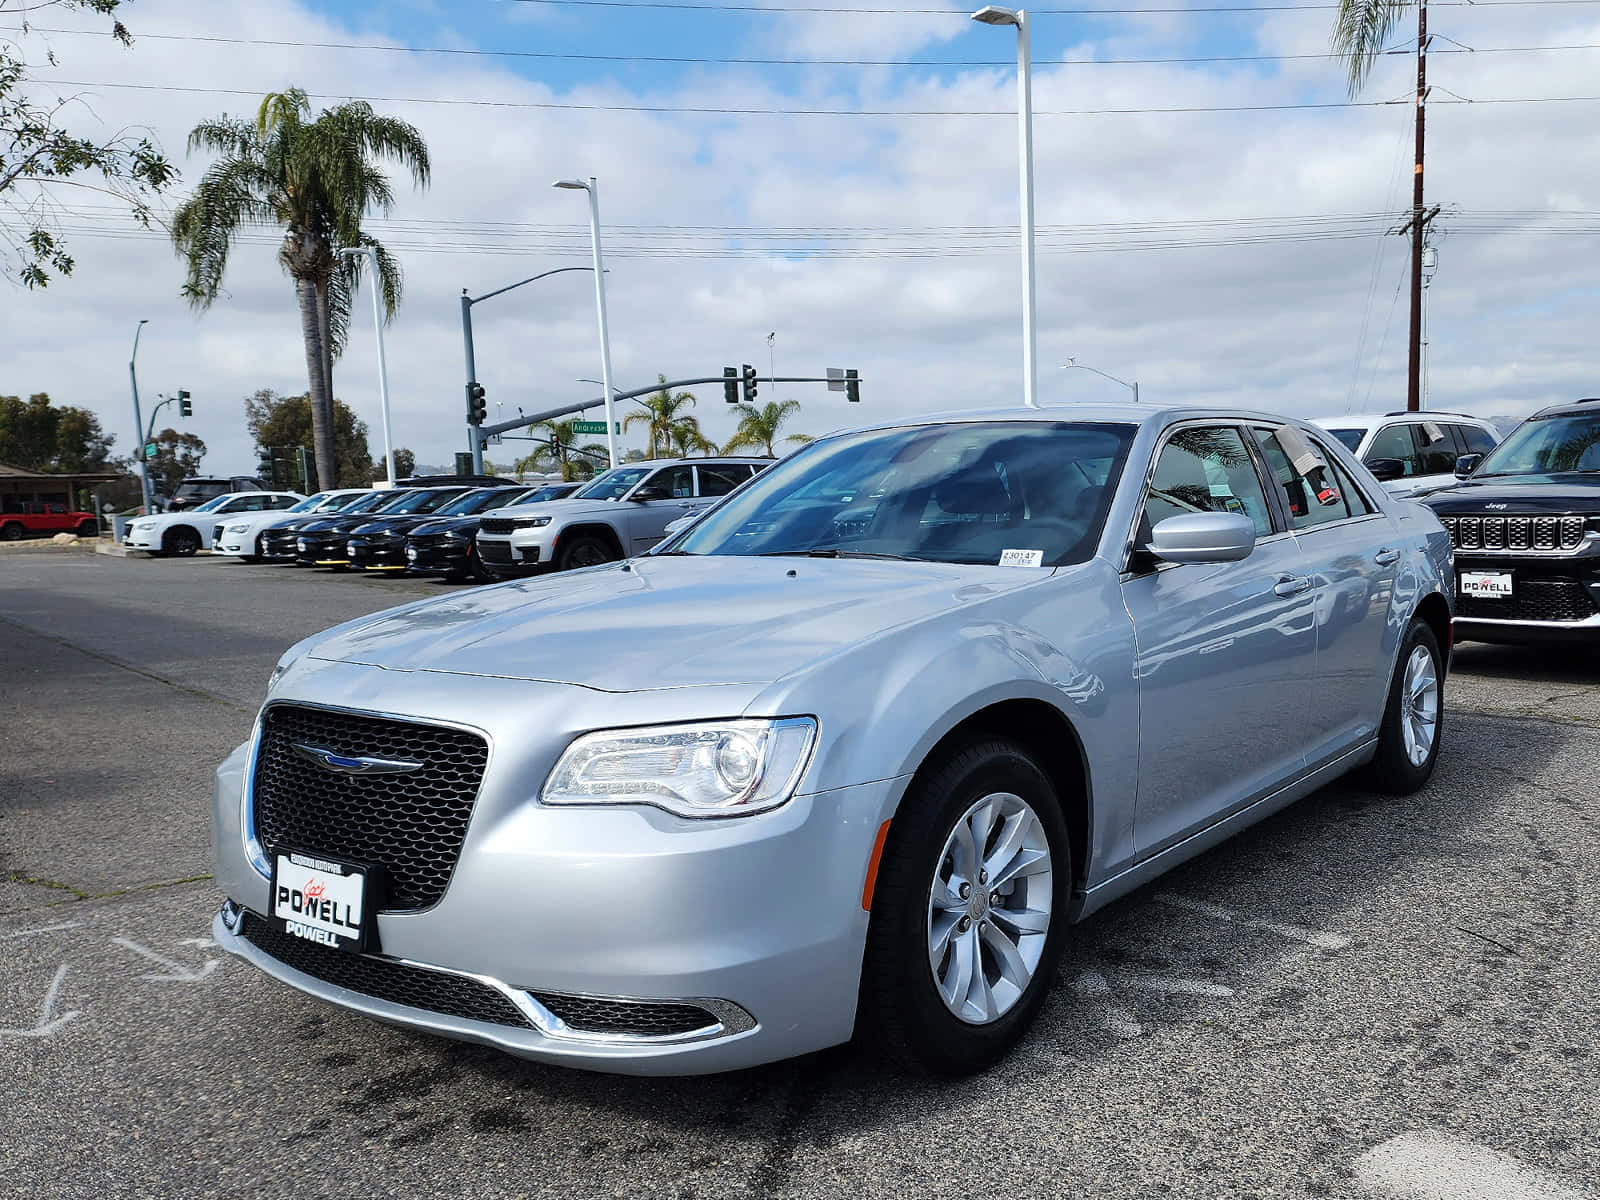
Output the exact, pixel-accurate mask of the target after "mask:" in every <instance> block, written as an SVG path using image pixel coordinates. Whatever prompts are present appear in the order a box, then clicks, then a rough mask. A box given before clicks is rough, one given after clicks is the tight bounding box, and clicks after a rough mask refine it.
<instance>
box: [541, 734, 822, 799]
mask: <svg viewBox="0 0 1600 1200" xmlns="http://www.w3.org/2000/svg"><path fill="white" fill-rule="evenodd" d="M816 736H817V723H816V721H815V720H814V719H813V718H811V717H786V718H783V719H780V720H734V721H706V722H697V723H695V724H692V725H654V726H649V727H645V728H641V729H607V730H601V731H598V732H596V733H586V734H584V735H583V736H582V737H580V738H578V739H577V740H576V741H575V742H573V743H572V745H570V746H568V747H567V751H566V753H565V754H563V755H562V756H561V760H560V761H559V762H558V763H556V768H555V770H554V771H552V772H550V778H549V779H547V780H546V781H545V785H544V791H543V792H542V793H541V794H540V797H539V799H540V800H541V801H542V802H543V803H545V804H650V805H654V806H655V807H657V808H663V809H666V810H667V811H668V812H670V813H676V814H677V815H678V816H680V817H739V816H745V815H747V814H749V813H757V812H765V811H767V810H768V809H772V808H777V807H778V806H779V805H780V804H783V803H784V802H785V801H786V800H788V799H789V797H790V795H791V794H792V793H793V792H794V789H795V787H796V786H797V785H798V784H799V782H800V774H801V772H802V771H804V770H805V766H806V762H807V760H808V759H809V758H810V757H811V748H812V745H813V744H814V743H815V741H816Z"/></svg>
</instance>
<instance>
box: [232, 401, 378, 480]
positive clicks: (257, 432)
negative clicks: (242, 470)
mask: <svg viewBox="0 0 1600 1200" xmlns="http://www.w3.org/2000/svg"><path fill="white" fill-rule="evenodd" d="M244 419H245V427H246V428H247V429H249V430H250V436H251V437H253V438H254V439H255V442H256V447H257V449H260V450H266V449H267V448H269V447H272V446H277V447H279V448H281V449H287V450H288V451H289V453H291V454H292V453H293V452H294V447H296V446H309V445H310V444H311V437H312V415H311V399H310V397H308V396H303V395H302V396H280V395H278V393H277V392H275V391H273V390H272V389H271V388H262V389H261V390H260V391H258V392H256V393H254V394H253V395H250V396H246V397H245V400H244ZM333 430H334V435H335V445H336V446H337V447H338V451H337V453H336V455H335V457H334V462H335V467H336V470H335V473H334V475H333V478H332V480H331V481H328V482H323V481H324V480H327V478H328V477H327V476H325V475H323V474H321V468H318V475H317V478H316V480H307V481H306V490H307V491H308V492H309V491H311V490H314V487H315V486H317V485H318V484H320V486H322V487H329V488H333V487H366V486H367V485H368V484H370V483H371V482H372V480H373V478H374V476H373V471H372V452H371V450H369V449H368V447H367V423H366V422H365V421H363V420H362V419H361V418H360V417H358V416H356V414H355V413H354V412H353V411H351V409H350V406H349V405H347V404H346V403H345V402H344V401H343V400H335V401H334V402H333ZM397 465H398V464H397Z"/></svg>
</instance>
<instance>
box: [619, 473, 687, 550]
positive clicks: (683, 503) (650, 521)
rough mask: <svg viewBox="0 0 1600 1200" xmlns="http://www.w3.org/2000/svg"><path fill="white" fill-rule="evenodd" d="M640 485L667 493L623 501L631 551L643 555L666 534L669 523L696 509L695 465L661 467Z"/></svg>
mask: <svg viewBox="0 0 1600 1200" xmlns="http://www.w3.org/2000/svg"><path fill="white" fill-rule="evenodd" d="M639 486H640V487H641V488H645V487H649V488H659V489H660V490H661V491H662V492H665V493H666V495H665V497H664V498H663V499H660V500H639V501H635V500H624V501H622V503H623V504H626V505H627V506H628V507H627V511H626V512H625V513H624V514H623V519H624V521H626V523H627V527H628V553H630V554H640V553H642V552H644V551H646V550H648V549H650V547H652V546H654V545H655V544H656V543H657V542H659V541H660V540H661V539H662V537H664V536H665V535H666V532H667V524H668V523H669V522H671V521H676V520H677V519H678V518H679V517H681V516H683V515H684V514H685V513H687V512H690V511H692V510H693V506H694V504H695V499H694V468H693V467H689V466H676V467H662V468H661V470H659V471H657V472H656V473H655V474H654V475H651V476H648V477H647V478H646V479H644V480H643V481H641V482H640V484H639Z"/></svg>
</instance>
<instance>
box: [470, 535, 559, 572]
mask: <svg viewBox="0 0 1600 1200" xmlns="http://www.w3.org/2000/svg"><path fill="white" fill-rule="evenodd" d="M478 560H479V561H480V562H482V563H483V565H484V566H486V567H488V568H489V569H490V570H491V571H535V570H538V569H539V567H540V566H541V565H543V562H547V561H548V558H547V556H546V555H545V553H544V548H543V547H542V546H540V545H539V544H538V543H537V542H534V541H533V540H532V539H529V540H528V541H526V542H524V543H522V544H518V543H517V542H516V541H514V540H513V539H511V538H503V537H501V538H485V537H484V536H483V535H482V534H481V533H480V534H479V535H478Z"/></svg>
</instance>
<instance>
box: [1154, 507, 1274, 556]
mask: <svg viewBox="0 0 1600 1200" xmlns="http://www.w3.org/2000/svg"><path fill="white" fill-rule="evenodd" d="M1255 548H1256V523H1255V522H1254V521H1252V520H1251V519H1250V518H1249V517H1246V516H1243V515H1241V514H1239V513H1230V512H1206V513H1185V514H1183V515H1182V516H1179V517H1168V518H1167V519H1166V520H1165V521H1162V522H1161V523H1160V524H1158V525H1157V526H1156V527H1155V530H1154V531H1153V532H1152V533H1151V535H1150V545H1149V550H1150V553H1151V554H1153V555H1155V556H1156V557H1157V558H1159V559H1161V560H1162V561H1164V562H1172V563H1225V562H1238V561H1239V560H1240V559H1241V558H1248V557H1249V556H1250V551H1252V550H1254V549H1255Z"/></svg>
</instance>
